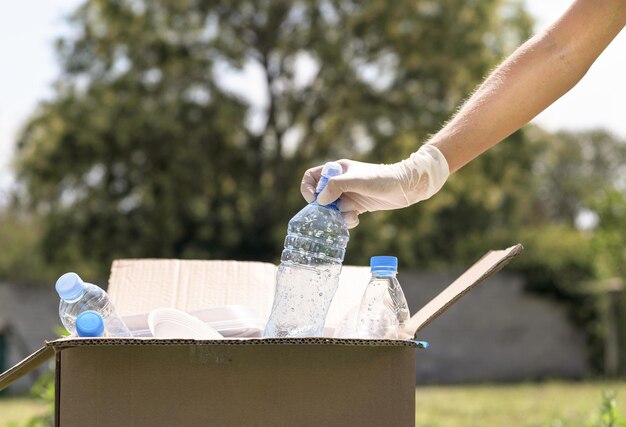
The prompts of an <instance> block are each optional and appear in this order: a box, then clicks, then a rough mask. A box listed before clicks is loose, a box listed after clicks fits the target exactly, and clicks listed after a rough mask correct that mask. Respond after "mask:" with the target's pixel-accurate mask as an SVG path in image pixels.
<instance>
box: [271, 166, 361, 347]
mask: <svg viewBox="0 0 626 427" xmlns="http://www.w3.org/2000/svg"><path fill="white" fill-rule="evenodd" d="M341 173H343V170H342V168H341V165H339V164H338V163H335V162H329V163H326V165H324V168H323V170H322V178H321V179H320V181H319V183H318V185H317V189H316V195H317V194H319V193H320V192H321V191H322V190H323V189H324V187H325V186H326V184H327V182H328V179H329V178H331V177H333V176H337V175H340V174H341ZM349 237H350V236H349V233H348V228H347V226H346V223H345V221H344V220H343V217H342V216H341V213H340V212H339V209H338V208H337V203H336V201H335V202H333V203H331V204H330V205H327V206H321V205H319V204H318V203H317V202H316V201H313V202H311V203H309V204H308V205H307V206H306V207H305V208H304V209H302V210H301V211H300V212H298V213H297V214H296V216H294V217H293V218H292V219H291V221H289V226H288V227H287V238H286V239H285V249H284V250H283V253H282V256H281V259H280V261H281V262H280V266H279V267H278V273H277V275H276V294H275V295H274V304H273V306H272V313H271V314H270V317H269V320H268V322H267V325H266V326H265V332H264V333H263V335H264V336H265V337H280V338H285V337H317V336H322V335H323V333H324V323H325V321H326V315H327V314H328V309H329V307H330V303H331V301H332V299H333V296H334V295H335V292H336V291H337V286H338V284H339V273H340V272H341V263H342V262H343V258H344V255H345V251H346V245H347V244H348V239H349Z"/></svg>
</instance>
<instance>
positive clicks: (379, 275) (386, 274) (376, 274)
mask: <svg viewBox="0 0 626 427" xmlns="http://www.w3.org/2000/svg"><path fill="white" fill-rule="evenodd" d="M397 274H398V272H397V271H379V270H378V271H372V278H374V279H387V278H390V277H392V278H394V279H395V277H396V275H397Z"/></svg>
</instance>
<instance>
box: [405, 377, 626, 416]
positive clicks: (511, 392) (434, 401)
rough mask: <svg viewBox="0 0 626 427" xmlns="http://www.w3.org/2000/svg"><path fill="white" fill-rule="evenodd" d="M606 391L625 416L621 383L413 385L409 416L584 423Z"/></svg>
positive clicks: (597, 408) (597, 409) (624, 384)
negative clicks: (613, 395) (413, 403)
mask: <svg viewBox="0 0 626 427" xmlns="http://www.w3.org/2000/svg"><path fill="white" fill-rule="evenodd" d="M609 390H610V391H614V392H616V393H617V396H616V403H617V411H618V412H619V413H620V414H621V415H622V416H623V415H626V382H582V383H566V382H547V383H541V384H521V385H520V384H515V385H477V386H451V387H418V388H417V390H416V411H415V419H416V425H417V426H418V427H452V426H454V427H459V426H463V427H474V426H475V427H488V426H497V427H499V426H506V427H573V426H576V427H578V426H588V425H589V423H590V422H593V421H596V420H597V417H598V415H599V413H600V406H601V404H602V392H603V391H609Z"/></svg>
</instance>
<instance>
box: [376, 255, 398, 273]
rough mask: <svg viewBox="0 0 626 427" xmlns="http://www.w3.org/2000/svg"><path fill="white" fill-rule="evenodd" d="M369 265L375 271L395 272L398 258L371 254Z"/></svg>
mask: <svg viewBox="0 0 626 427" xmlns="http://www.w3.org/2000/svg"><path fill="white" fill-rule="evenodd" d="M370 267H371V270H372V271H373V272H377V273H397V272H398V258H397V257H395V256H373V257H372V258H370Z"/></svg>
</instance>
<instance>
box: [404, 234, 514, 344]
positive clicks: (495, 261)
mask: <svg viewBox="0 0 626 427" xmlns="http://www.w3.org/2000/svg"><path fill="white" fill-rule="evenodd" d="M523 251H524V247H523V246H522V245H521V244H519V243H518V244H517V245H515V246H511V247H510V248H507V249H503V250H499V251H489V252H488V253H487V254H486V255H485V256H483V257H482V258H481V259H479V260H478V261H476V263H475V264H474V265H472V266H471V267H470V268H469V269H468V270H467V271H465V273H463V274H462V275H461V276H460V277H459V278H458V279H456V280H455V281H454V282H453V283H452V284H451V285H450V286H448V287H447V288H446V289H444V290H443V291H442V292H441V293H440V294H439V295H437V296H436V297H435V298H433V299H432V300H430V301H429V302H428V303H427V304H426V305H425V306H424V307H422V308H421V309H420V310H419V311H418V312H417V313H415V315H413V317H411V319H410V320H409V321H408V322H407V324H406V326H405V328H404V330H405V332H406V334H407V335H408V336H413V337H416V335H417V333H418V332H419V331H420V330H421V329H423V328H424V327H425V326H426V325H428V324H429V323H430V322H432V321H433V320H434V319H435V318H437V316H439V315H440V314H441V313H443V312H444V311H446V310H447V309H448V307H450V306H451V305H452V304H454V303H455V302H456V301H457V300H458V299H459V298H461V297H462V296H463V295H465V294H466V293H467V292H469V291H470V290H471V289H472V288H473V287H474V286H476V285H478V284H479V283H481V282H482V281H484V280H485V279H487V278H488V277H489V276H492V275H493V274H495V273H497V272H498V271H500V270H501V269H502V267H504V266H505V265H506V264H508V263H509V262H510V261H511V260H512V259H513V258H515V257H516V256H518V255H519V254H521V253H522V252H523Z"/></svg>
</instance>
